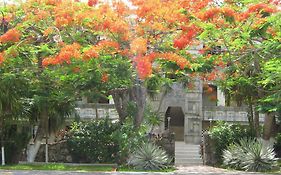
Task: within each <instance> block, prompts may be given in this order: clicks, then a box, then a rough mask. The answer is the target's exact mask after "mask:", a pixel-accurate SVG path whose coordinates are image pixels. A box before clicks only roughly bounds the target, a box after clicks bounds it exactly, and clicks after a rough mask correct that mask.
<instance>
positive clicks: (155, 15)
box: [0, 0, 280, 161]
mask: <svg viewBox="0 0 281 175" xmlns="http://www.w3.org/2000/svg"><path fill="white" fill-rule="evenodd" d="M130 3H131V5H129V6H128V5H127V4H125V3H123V2H122V1H113V2H112V3H110V4H107V3H104V2H103V1H100V2H99V1H97V0H95V1H93V0H89V1H88V3H82V2H79V0H76V1H70V0H63V1H62V0H28V1H27V2H25V3H22V4H18V5H13V6H7V7H5V8H4V9H3V10H2V12H3V16H4V18H3V20H2V24H1V29H2V31H1V32H2V33H1V34H2V35H1V36H0V44H1V50H0V51H1V53H0V64H1V70H3V71H4V69H2V67H3V66H4V65H7V66H9V62H13V63H15V64H13V65H12V64H11V66H12V67H13V68H15V69H18V68H21V69H23V70H28V71H27V72H28V73H29V74H28V76H27V75H25V76H24V77H28V78H29V79H30V80H29V81H28V82H27V83H28V86H29V89H28V90H27V92H28V93H26V94H28V95H29V96H30V98H32V99H33V102H34V103H33V104H34V105H33V107H32V111H33V114H36V115H34V116H36V117H35V118H37V119H39V120H37V121H39V129H38V132H37V136H36V139H35V145H34V147H36V149H34V150H38V148H39V146H40V144H39V143H41V140H42V138H43V136H44V134H45V133H47V130H49V129H50V127H49V125H50V124H49V123H51V122H50V120H58V119H63V117H64V116H66V115H67V114H68V113H69V112H70V111H71V109H73V105H72V104H73V101H74V100H75V98H76V97H79V96H82V95H85V96H96V95H99V96H101V95H108V94H112V96H113V98H114V101H115V106H116V109H117V111H118V114H119V117H120V122H122V121H124V119H125V118H126V117H127V116H128V115H129V114H128V108H131V106H133V107H134V109H135V112H134V116H133V117H134V121H135V122H134V123H135V126H136V127H139V126H140V124H141V123H142V120H143V113H144V107H145V99H146V90H145V86H146V87H147V88H149V90H151V91H157V90H159V89H160V87H161V85H162V84H163V83H165V82H171V81H181V82H185V83H186V85H187V86H188V87H189V88H191V86H192V84H191V78H192V77H197V76H199V77H201V78H202V79H203V80H206V81H214V80H222V82H223V83H222V84H223V85H224V86H223V87H226V88H225V89H226V90H228V91H230V92H232V93H234V92H238V89H239V88H238V87H240V85H241V86H242V87H243V88H242V91H241V88H240V89H239V93H246V94H247V95H249V99H248V100H251V101H255V102H257V101H258V100H260V99H261V98H262V97H265V96H266V94H265V95H261V96H257V97H255V95H252V94H254V93H253V92H252V91H251V93H249V91H243V90H244V89H246V88H248V85H252V83H248V84H241V83H240V82H239V83H232V82H231V81H230V80H231V78H233V79H235V78H236V79H235V82H238V80H239V77H245V76H242V75H245V74H244V73H242V72H243V71H242V69H244V67H243V66H245V65H246V64H245V63H249V62H251V63H252V64H249V65H248V67H251V65H253V64H255V63H256V62H257V61H256V59H252V58H253V57H251V56H252V55H255V54H256V53H258V54H256V56H255V58H256V57H259V56H260V53H261V52H260V51H263V46H267V48H268V50H270V47H269V44H268V43H271V41H272V40H274V41H278V37H279V38H280V35H279V33H280V32H279V31H280V28H278V25H276V24H275V23H274V22H273V21H274V20H277V19H278V17H276V15H278V14H279V13H278V8H276V6H277V5H276V4H278V1H262V2H256V1H245V2H244V1H239V2H238V1H231V0H229V1H224V2H220V3H219V2H217V1H211V0H190V1H185V0H165V1H162V0H155V1H150V0H132V1H130ZM278 30H279V31H278ZM262 32H264V33H265V34H266V35H265V36H266V38H268V37H272V38H273V39H271V38H270V39H264V37H265V36H264V35H263V33H262ZM279 41H280V40H279ZM201 43H204V45H205V47H204V48H203V49H201V50H199V51H196V52H197V53H198V54H192V53H191V52H189V50H190V49H191V48H192V47H193V46H194V45H199V44H201ZM260 43H261V44H260ZM266 43H267V44H266ZM215 48H222V49H220V50H216V49H215ZM274 48H276V47H274ZM258 51H259V52H258ZM272 51H273V50H272ZM199 53H200V54H199ZM262 55H263V54H262ZM263 57H265V55H263ZM259 58H262V57H259ZM248 59H250V60H248ZM258 61H261V59H258ZM259 64H261V63H259ZM6 72H9V70H7V71H6ZM21 72H24V71H21ZM4 73H5V72H3V73H2V72H1V75H2V74H3V75H4ZM260 73H261V72H259V73H258V75H261V74H260ZM248 76H250V77H253V76H252V74H251V75H250V74H249V75H248ZM228 77H231V78H228ZM226 78H227V79H226ZM245 79H249V78H248V77H247V76H246V78H245ZM254 80H255V82H257V81H256V79H255V78H254ZM1 85H2V84H1ZM226 85H227V86H226ZM250 89H253V88H251V87H250ZM253 90H254V91H255V90H256V88H255V89H253ZM234 94H235V95H237V94H238V93H234ZM255 104H256V103H255ZM58 116H61V117H58ZM34 152H36V151H34ZM32 160H34V155H33V156H31V158H30V161H32Z"/></svg>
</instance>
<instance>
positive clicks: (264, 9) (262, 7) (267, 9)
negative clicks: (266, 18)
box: [239, 3, 278, 21]
mask: <svg viewBox="0 0 281 175" xmlns="http://www.w3.org/2000/svg"><path fill="white" fill-rule="evenodd" d="M277 11H278V10H277V8H276V7H275V6H270V4H265V3H259V4H253V5H251V6H249V8H248V10H247V11H246V12H244V13H242V14H241V15H240V16H239V20H240V21H243V20H247V19H248V18H249V17H250V16H251V15H252V14H259V15H260V14H262V13H275V12H277Z"/></svg>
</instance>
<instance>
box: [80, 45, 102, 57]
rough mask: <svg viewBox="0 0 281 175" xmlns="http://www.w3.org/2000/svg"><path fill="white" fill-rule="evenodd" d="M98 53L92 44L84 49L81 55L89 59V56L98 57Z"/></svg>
mask: <svg viewBox="0 0 281 175" xmlns="http://www.w3.org/2000/svg"><path fill="white" fill-rule="evenodd" d="M98 57H99V54H98V52H97V51H96V47H95V46H92V47H91V48H90V49H88V50H86V51H85V52H84V55H83V59H84V60H89V59H91V58H98Z"/></svg>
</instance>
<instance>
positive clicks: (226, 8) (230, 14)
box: [221, 7, 235, 17]
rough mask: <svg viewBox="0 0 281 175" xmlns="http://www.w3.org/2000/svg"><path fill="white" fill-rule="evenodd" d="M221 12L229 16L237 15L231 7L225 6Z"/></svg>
mask: <svg viewBox="0 0 281 175" xmlns="http://www.w3.org/2000/svg"><path fill="white" fill-rule="evenodd" d="M221 12H222V13H223V14H224V16H227V17H234V16H235V11H234V10H233V9H231V8H229V7H223V8H222V9H221Z"/></svg>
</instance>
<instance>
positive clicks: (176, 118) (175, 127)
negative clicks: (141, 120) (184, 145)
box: [165, 107, 184, 141]
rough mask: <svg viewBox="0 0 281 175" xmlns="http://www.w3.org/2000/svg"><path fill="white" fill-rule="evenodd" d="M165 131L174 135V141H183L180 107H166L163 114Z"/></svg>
mask: <svg viewBox="0 0 281 175" xmlns="http://www.w3.org/2000/svg"><path fill="white" fill-rule="evenodd" d="M165 129H170V131H172V132H174V133H175V140H176V141H184V113H183V111H182V108H181V107H168V109H167V111H166V113H165Z"/></svg>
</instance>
